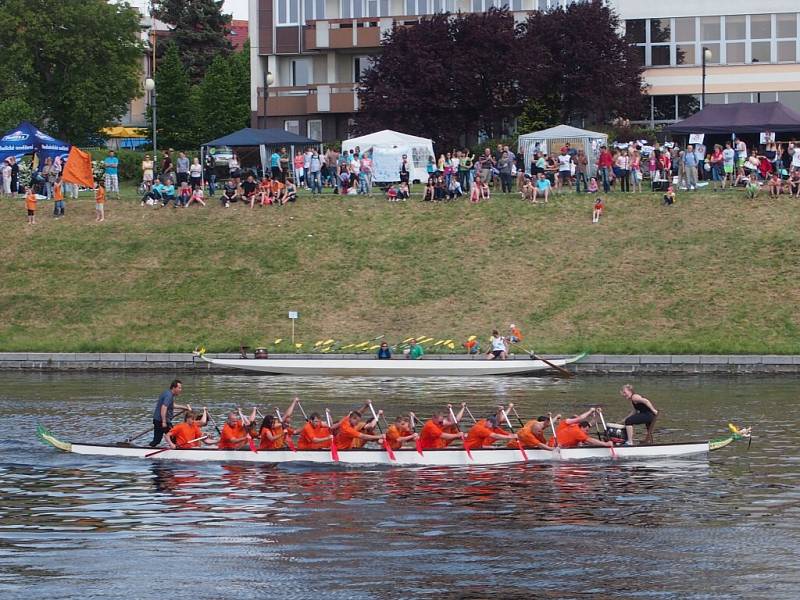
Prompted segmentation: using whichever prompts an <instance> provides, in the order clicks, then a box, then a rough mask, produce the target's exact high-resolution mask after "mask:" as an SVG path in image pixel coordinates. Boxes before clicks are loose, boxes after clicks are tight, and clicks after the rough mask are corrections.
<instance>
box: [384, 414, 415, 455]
mask: <svg viewBox="0 0 800 600" xmlns="http://www.w3.org/2000/svg"><path fill="white" fill-rule="evenodd" d="M418 437H419V436H418V435H417V434H416V433H414V432H413V431H411V420H410V419H409V418H408V417H406V416H403V415H400V416H399V417H397V418H396V419H395V420H394V423H392V424H391V425H389V427H387V429H386V441H387V442H389V447H390V448H391V449H392V450H400V448H402V447H403V444H405V443H406V442H413V441H414V440H416V439H417V438H418Z"/></svg>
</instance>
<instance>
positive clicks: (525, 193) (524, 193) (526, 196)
mask: <svg viewBox="0 0 800 600" xmlns="http://www.w3.org/2000/svg"><path fill="white" fill-rule="evenodd" d="M534 187H535V186H534V185H533V183H532V182H531V178H530V177H528V176H527V175H525V183H523V184H522V188H521V189H520V191H519V195H520V197H521V198H522V199H523V200H527V201H528V202H531V201H532V200H533V190H534Z"/></svg>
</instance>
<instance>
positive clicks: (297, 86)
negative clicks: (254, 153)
mask: <svg viewBox="0 0 800 600" xmlns="http://www.w3.org/2000/svg"><path fill="white" fill-rule="evenodd" d="M574 1H576V0H250V39H251V52H252V55H251V110H252V125H253V127H261V128H263V127H281V128H284V129H286V130H287V131H292V132H294V133H298V134H301V135H307V136H309V137H313V138H315V139H320V140H323V141H331V140H340V139H344V138H346V137H348V133H349V127H350V124H351V122H352V117H353V114H354V113H355V112H356V111H357V110H358V94H357V89H358V85H359V80H360V78H361V76H362V74H363V72H364V70H365V69H366V68H368V66H369V64H370V56H371V55H374V54H375V53H377V52H379V51H380V49H379V47H380V40H381V37H382V36H383V34H384V33H386V32H387V31H390V30H391V29H392V27H393V26H394V24H395V23H397V24H400V25H413V24H414V23H415V22H417V21H419V19H421V18H424V17H425V16H426V15H430V14H433V13H436V12H442V11H449V12H457V11H462V12H469V11H476V12H477V11H484V10H487V9H489V8H490V7H492V6H497V7H499V6H501V5H507V6H509V8H510V9H511V10H512V11H513V12H514V14H515V16H516V17H517V18H519V19H520V20H522V19H525V17H526V13H527V12H528V11H531V10H550V9H552V8H554V7H556V6H565V5H566V4H567V3H572V2H574ZM609 4H611V5H612V7H613V8H614V9H615V10H616V12H617V14H618V15H619V16H620V18H621V20H622V22H623V24H624V27H625V29H626V31H627V32H628V33H629V35H630V36H631V39H633V40H634V42H635V43H636V45H637V48H638V49H639V58H640V60H641V62H642V65H643V66H644V67H645V74H644V76H645V81H646V83H647V84H648V85H649V94H650V106H649V111H648V110H646V111H645V112H644V113H643V114H641V115H631V118H632V119H636V120H639V121H643V122H649V123H653V124H659V123H667V122H673V121H675V120H678V119H681V118H684V117H686V116H688V115H689V114H691V113H692V112H694V111H696V110H697V109H698V108H699V107H700V104H701V103H702V100H701V86H702V58H703V56H704V55H705V57H706V67H707V68H706V96H705V102H706V103H715V102H716V103H720V102H722V103H725V102H772V101H775V100H779V101H781V102H783V103H784V104H786V105H788V106H790V107H792V108H794V109H795V110H800V44H798V32H800V5H798V3H797V0H761V1H760V2H758V3H754V2H750V1H745V0H732V1H730V2H727V3H719V2H712V1H710V0H670V1H669V2H667V3H661V4H657V5H653V4H652V3H649V2H642V1H641V0H609ZM706 50H707V52H706Z"/></svg>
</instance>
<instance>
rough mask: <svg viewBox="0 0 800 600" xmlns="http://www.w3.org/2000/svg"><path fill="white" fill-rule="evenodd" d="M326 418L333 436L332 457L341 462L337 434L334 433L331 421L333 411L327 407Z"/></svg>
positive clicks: (334, 460)
mask: <svg viewBox="0 0 800 600" xmlns="http://www.w3.org/2000/svg"><path fill="white" fill-rule="evenodd" d="M325 420H326V421H327V422H328V429H329V430H330V432H331V435H332V436H333V439H331V459H332V460H333V462H339V449H338V448H337V447H336V436H335V435H333V423H332V422H331V411H329V410H328V409H327V408H326V409H325Z"/></svg>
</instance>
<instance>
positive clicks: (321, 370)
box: [198, 353, 586, 377]
mask: <svg viewBox="0 0 800 600" xmlns="http://www.w3.org/2000/svg"><path fill="white" fill-rule="evenodd" d="M198 356H200V358H202V359H203V360H205V361H206V362H208V363H211V364H212V365H215V366H218V367H223V368H228V369H243V370H245V371H256V372H260V373H270V374H273V375H349V376H358V377H432V376H433V377H475V376H484V375H526V374H531V373H536V372H544V371H547V370H548V369H552V368H554V366H555V367H564V366H565V365H568V364H571V363H574V362H577V361H579V360H581V359H582V358H583V357H584V356H586V353H582V354H578V355H576V356H571V357H569V358H558V359H553V360H546V361H545V360H541V359H536V358H515V359H513V360H487V359H485V358H483V357H482V356H481V357H475V358H474V359H449V358H424V357H423V358H421V359H418V360H409V359H402V358H396V359H391V360H378V359H376V358H327V357H326V358H322V357H320V358H296V359H295V358H266V359H258V358H209V357H208V356H206V355H205V354H201V353H198Z"/></svg>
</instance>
